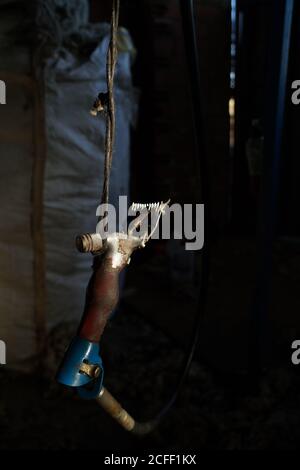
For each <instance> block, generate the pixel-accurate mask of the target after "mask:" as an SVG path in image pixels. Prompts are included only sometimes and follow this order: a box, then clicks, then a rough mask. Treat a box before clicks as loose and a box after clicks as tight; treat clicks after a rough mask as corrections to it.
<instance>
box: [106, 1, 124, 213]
mask: <svg viewBox="0 0 300 470" xmlns="http://www.w3.org/2000/svg"><path fill="white" fill-rule="evenodd" d="M119 11H120V0H113V5H112V15H111V33H110V42H109V47H108V51H107V67H106V80H107V100H106V106H107V110H106V135H105V162H104V181H103V191H102V204H106V205H107V204H108V200H109V181H110V171H111V165H112V157H113V148H114V141H115V127H116V116H115V100H114V94H113V91H114V76H115V69H116V63H117V55H118V51H117V32H118V24H119Z"/></svg>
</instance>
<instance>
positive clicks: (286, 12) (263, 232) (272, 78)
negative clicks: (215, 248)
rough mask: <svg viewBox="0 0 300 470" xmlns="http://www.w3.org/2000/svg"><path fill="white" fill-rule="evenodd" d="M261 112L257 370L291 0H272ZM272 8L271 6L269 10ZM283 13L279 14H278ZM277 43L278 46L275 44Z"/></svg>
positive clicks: (253, 344)
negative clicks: (262, 115) (272, 23)
mask: <svg viewBox="0 0 300 470" xmlns="http://www.w3.org/2000/svg"><path fill="white" fill-rule="evenodd" d="M274 3H275V5H274V4H273V5H274V7H275V8H276V12H275V18H274V31H273V35H272V39H273V42H272V45H271V49H272V50H271V51H270V63H269V68H268V70H269V77H268V81H267V95H266V113H265V155H264V171H263V178H262V192H261V205H260V210H259V218H258V233H257V235H258V238H257V240H258V245H257V254H258V258H257V277H256V281H255V289H254V296H253V302H252V307H251V329H250V347H249V355H250V368H251V369H255V370H256V371H257V370H259V369H261V368H262V367H263V365H264V363H265V362H266V361H267V358H268V355H269V352H270V335H269V331H270V328H269V320H268V313H267V312H268V306H269V301H270V295H271V280H272V276H271V275H272V254H273V241H274V234H275V230H276V226H277V218H278V199H279V198H278V196H279V187H280V170H281V160H282V141H283V131H284V121H285V104H286V91H287V80H288V65H289V49H290V43H291V32H292V22H293V12H294V0H276V2H274ZM271 8H272V7H271ZM282 12H283V15H282ZM278 42H279V44H278Z"/></svg>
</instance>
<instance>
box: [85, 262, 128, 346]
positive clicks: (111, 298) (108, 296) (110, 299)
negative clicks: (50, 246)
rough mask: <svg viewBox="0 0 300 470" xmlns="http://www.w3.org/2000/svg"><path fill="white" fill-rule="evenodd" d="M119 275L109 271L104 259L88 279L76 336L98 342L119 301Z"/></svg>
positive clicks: (115, 271) (116, 272)
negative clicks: (83, 306)
mask: <svg viewBox="0 0 300 470" xmlns="http://www.w3.org/2000/svg"><path fill="white" fill-rule="evenodd" d="M119 273H120V271H118V270H110V269H109V268H108V266H107V263H106V260H105V259H104V260H103V262H102V263H101V265H100V266H99V267H97V268H95V270H94V273H93V275H92V277H91V279H90V282H89V285H88V288H87V294H86V302H85V308H84V312H83V316H82V320H81V323H80V326H79V330H78V335H79V336H80V337H81V338H84V339H87V340H88V341H91V342H93V343H96V342H99V341H100V338H101V336H102V334H103V331H104V329H105V326H106V324H107V321H108V319H109V317H110V315H111V313H112V312H113V310H114V309H115V307H116V306H117V303H118V300H119Z"/></svg>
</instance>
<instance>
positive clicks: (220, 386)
mask: <svg viewBox="0 0 300 470" xmlns="http://www.w3.org/2000/svg"><path fill="white" fill-rule="evenodd" d="M232 249H234V250H237V253H236V256H235V258H234V257H232V256H231V266H230V269H229V267H228V266H227V264H226V262H225V261H226V259H224V257H223V262H221V261H220V256H219V255H218V259H216V260H214V261H213V262H214V266H215V267H214V271H213V277H212V280H211V287H210V289H213V291H215V292H217V293H218V296H217V297H216V296H213V298H212V300H211V305H210V309H209V312H211V315H212V316H211V317H210V318H211V321H212V322H213V323H215V322H217V323H218V322H220V323H221V324H222V322H223V324H224V323H228V321H229V320H230V321H229V323H231V325H234V324H235V325H238V324H239V322H237V320H236V317H235V314H234V315H232V318H231V317H230V315H229V314H228V312H229V311H230V312H232V311H234V312H236V311H238V308H236V309H235V310H233V309H232V308H231V306H232V305H233V295H232V294H230V293H228V292H229V291H228V289H229V286H230V285H232V283H233V282H234V286H235V290H236V291H238V292H239V294H237V295H236V296H235V297H234V299H235V303H237V304H238V303H239V302H240V300H241V299H242V300H243V301H245V290H244V281H245V279H243V280H242V282H240V283H238V281H237V279H238V276H237V277H236V278H235V279H233V278H232V277H231V278H228V276H226V275H225V274H226V270H228V273H229V272H231V273H232V272H237V273H238V267H239V264H242V263H243V262H244V261H245V259H246V258H247V256H248V259H249V257H251V253H252V251H251V249H250V251H249V248H247V249H246V248H245V247H244V248H242V247H239V248H238V247H236V246H234V248H232ZM276 250H277V251H276V253H275V255H276V256H275V270H274V272H275V278H274V283H275V286H280V292H281V295H280V294H278V292H277V297H276V303H277V307H276V308H274V309H273V310H272V312H274V331H275V332H276V331H277V333H276V335H275V339H276V341H275V346H276V347H275V353H276V355H275V356H274V360H273V363H272V364H271V365H270V366H269V368H268V370H267V371H266V372H263V373H261V375H260V376H259V377H257V376H252V375H247V374H246V373H245V371H244V370H243V367H233V368H232V370H229V369H230V367H223V366H224V364H225V365H226V364H227V365H228V363H229V359H230V357H234V356H235V354H238V350H236V344H237V343H235V342H234V341H232V345H231V346H230V344H229V343H230V341H231V339H230V338H233V337H234V335H235V328H233V327H232V328H230V327H229V326H228V325H227V327H226V328H224V330H223V336H222V334H221V331H222V328H221V327H220V324H219V325H218V324H217V323H215V325H217V326H216V331H217V333H216V336H215V337H214V336H211V337H210V340H211V341H212V342H213V344H214V348H213V347H212V345H211V343H209V338H207V340H206V341H207V343H205V341H204V336H203V334H202V337H201V338H202V339H201V340H200V347H199V348H198V350H197V353H196V359H195V360H194V362H193V364H192V367H191V369H190V373H189V376H188V378H187V381H186V384H185V387H184V388H183V390H182V392H181V394H180V396H179V398H178V400H177V402H176V404H175V406H174V407H173V408H172V410H171V411H170V412H169V414H168V415H167V416H166V418H165V419H164V420H163V421H162V422H161V425H160V426H159V427H158V428H157V429H156V430H155V431H154V432H153V433H152V434H151V435H149V436H147V437H145V438H142V439H140V438H137V437H134V436H132V435H130V434H128V433H126V432H124V431H123V430H122V429H120V428H119V427H118V425H117V424H115V423H114V422H113V421H112V420H111V418H110V417H108V416H106V414H105V413H104V412H103V411H102V410H101V409H100V408H99V406H98V405H97V404H96V403H95V402H88V401H83V400H81V399H78V398H77V397H76V395H75V394H74V393H73V391H72V390H65V389H64V388H63V387H60V386H59V385H57V384H56V383H55V380H54V375H55V371H56V369H57V365H58V364H59V361H60V358H61V357H62V355H63V351H64V349H65V346H66V344H67V343H68V340H69V338H71V337H72V335H73V333H74V329H75V325H73V324H62V325H60V326H59V327H57V328H56V329H55V330H54V331H53V332H52V334H51V336H50V339H49V346H50V351H51V354H49V356H48V358H47V363H46V365H45V372H46V373H45V377H44V378H41V377H39V378H38V377H37V376H30V375H23V374H21V373H17V372H12V371H9V370H7V369H3V368H2V369H1V370H0V383H1V387H0V436H1V439H0V448H1V449H52V450H56V449H69V450H73V449H85V450H88V449H93V450H104V451H107V452H112V451H114V452H117V451H118V450H120V451H121V450H125V449H126V450H128V451H130V452H131V453H132V454H133V453H134V452H141V451H149V450H163V451H164V452H165V453H170V452H171V451H172V452H173V451H177V452H178V451H183V450H184V449H189V450H191V449H192V450H194V451H202V450H206V449H207V450H216V449H276V450H278V449H285V450H289V449H297V448H298V446H299V444H300V428H299V421H300V411H299V410H300V394H299V387H300V369H298V368H297V367H296V366H292V365H291V362H290V353H291V351H290V344H291V343H290V339H292V338H293V339H297V337H295V335H296V336H297V333H298V330H297V327H296V326H295V327H294V328H292V327H293V325H296V322H295V323H294V318H295V316H296V315H297V312H296V311H295V308H294V307H295V306H296V305H297V302H298V292H297V289H298V285H299V283H298V281H299V272H298V268H297V266H298V265H299V264H298V261H299V260H296V255H295V250H294V249H290V248H289V247H286V245H284V248H282V247H280V246H279V247H277V249H276ZM220 251H221V248H220ZM244 251H245V252H247V253H246V254H247V256H246V254H245V253H244ZM224 256H225V255H224ZM226 257H230V252H229V251H228V250H227V252H226V256H225V258H226ZM296 261H297V262H296ZM148 264H149V263H148ZM216 266H217V267H216ZM218 266H219V268H218ZM142 271H143V272H144V279H146V280H147V282H148V281H149V276H150V277H151V276H154V274H153V272H154V271H153V269H152V271H151V269H150V271H149V270H148V274H147V270H143V269H142V265H141V266H140V267H139V268H137V272H139V273H141V272H142ZM222 271H223V279H224V282H223V288H221V287H220V286H221V277H222V276H221V273H222ZM149 272H151V274H150V275H149ZM224 273H225V274H224ZM228 275H229V274H228ZM231 276H232V274H231ZM140 279H142V276H141V277H140ZM131 281H132V280H131ZM131 281H130V282H129V285H131V287H130V286H129V287H130V289H131V290H130V289H129V288H128V289H127V294H126V290H125V294H126V295H125V301H124V304H123V305H121V307H120V311H119V313H118V315H116V316H115V318H114V320H113V322H111V324H110V325H109V327H108V328H107V331H106V334H105V338H104V341H103V346H102V352H103V359H104V363H105V370H106V373H105V385H106V387H107V388H108V389H109V390H110V391H111V392H112V393H113V394H114V395H116V397H117V398H118V399H119V400H120V401H121V402H122V404H123V405H124V406H125V407H126V408H127V409H128V410H129V411H130V412H131V413H132V414H133V415H134V416H136V417H137V418H138V419H139V420H144V419H148V418H150V417H153V416H154V415H155V414H156V413H157V412H158V411H159V409H160V408H161V407H162V405H163V404H165V403H166V402H167V400H168V398H169V397H170V395H171V391H172V390H173V388H174V385H175V383H176V381H177V378H178V372H179V370H180V366H181V362H182V360H183V358H184V344H183V342H182V341H181V339H182V334H180V333H182V332H180V327H179V326H178V325H180V323H179V322H178V321H174V322H170V319H171V318H172V314H173V312H172V310H165V311H164V314H165V315H166V316H167V317H168V318H169V323H171V324H172V328H171V330H170V328H169V329H168V325H169V323H167V322H166V321H165V320H166V319H165V318H162V320H161V321H159V316H158V314H156V315H154V316H153V318H151V311H153V310H152V309H151V308H150V307H151V305H152V307H153V304H151V303H150V304H149V305H150V307H149V305H148V302H151V301H150V300H149V298H150V297H151V296H150V295H149V297H148V300H147V302H146V304H147V307H145V308H144V309H143V313H141V312H139V311H137V309H136V308H133V306H134V305H138V303H136V301H134V300H133V297H134V292H135V291H134V289H133V290H132V286H133V284H132V282H131ZM140 282H142V281H140ZM249 282H250V281H249ZM136 285H137V284H135V289H136ZM149 285H150V284H149V282H148V287H149ZM161 287H163V288H164V289H165V288H166V286H165V285H164V284H162V285H161ZM150 291H151V289H150ZM225 293H227V297H226V296H225ZM287 294H288V295H287ZM135 295H136V294H135ZM168 295H170V292H169V293H168ZM222 295H224V298H223V300H222ZM132 296H133V297H132ZM152 297H153V298H155V295H154V294H153V293H152ZM180 297H181V299H182V301H183V302H184V301H185V300H184V299H185V296H184V293H181V294H180ZM280 299H281V303H280ZM186 301H187V300H186ZM190 301H191V302H193V299H192V300H190ZM173 303H174V302H173ZM175 303H176V302H175ZM144 305H145V304H144ZM166 305H167V304H166ZM220 305H223V306H224V308H223V309H220ZM213 306H214V307H213ZM284 306H285V307H286V313H285V316H283V320H282V322H281V326H282V328H281V330H280V321H279V319H280V312H282V311H283V307H284ZM217 307H218V308H217ZM166 308H167V307H166ZM178 310H179V311H181V309H178ZM298 311H299V310H298ZM184 314H185V316H186V323H187V322H188V321H190V320H191V318H190V317H189V311H188V309H186V310H185V311H184ZM178 315H180V312H179V313H178ZM224 315H225V317H226V316H227V317H226V318H227V320H228V319H229V320H228V321H227V322H224ZM162 317H163V315H162ZM176 318H177V319H178V317H176ZM207 321H208V320H207ZM174 325H177V327H174ZM205 328H206V331H210V330H211V329H213V325H210V324H209V322H208V323H207V322H206V324H205ZM291 328H292V329H291ZM230 331H231V336H230V338H229V341H228V335H229V333H230ZM279 331H281V335H280V334H279V333H278V332H279ZM298 336H299V335H298ZM299 337H300V336H299ZM214 338H216V339H217V343H216V342H214ZM219 342H221V343H220V344H219ZM205 344H209V345H210V350H213V349H215V350H216V351H215V353H214V355H212V356H209V354H208V353H207V355H206V359H205V360H204V359H203V357H204V355H203V350H205V348H204V345H205ZM225 347H227V349H228V350H226V351H225ZM222 350H224V357H225V360H223V361H222V360H221V362H219V367H216V365H217V360H216V358H217V357H220V356H221V355H222ZM242 354H243V353H242ZM208 357H209V358H210V357H211V363H209V360H207V358H208ZM221 359H222V357H221ZM240 362H241V363H242V362H243V361H240ZM237 363H239V361H236V364H237ZM204 364H205V365H204ZM236 364H235V365H236ZM229 365H230V364H229ZM299 367H300V366H299Z"/></svg>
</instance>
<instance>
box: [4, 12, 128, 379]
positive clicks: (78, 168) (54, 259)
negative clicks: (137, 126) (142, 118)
mask: <svg viewBox="0 0 300 470" xmlns="http://www.w3.org/2000/svg"><path fill="white" fill-rule="evenodd" d="M10 14H11V13H10ZM17 16H18V14H17V13H16V18H17ZM1 19H2V21H5V19H3V17H2V18H1ZM0 26H1V25H0ZM80 34H82V38H81V40H82V44H83V45H84V40H85V38H88V37H91V35H92V36H93V37H94V38H97V42H98V45H97V47H96V48H95V49H94V50H93V52H92V53H91V54H90V55H89V56H88V57H86V56H85V57H82V51H80V52H81V53H80V54H78V53H77V52H76V51H70V50H69V49H68V48H66V47H62V46H60V47H57V48H56V49H55V50H53V53H52V54H51V56H50V57H48V58H47V61H46V66H45V69H44V74H43V75H44V84H43V98H44V110H43V111H44V118H45V135H44V136H40V135H39V136H38V139H36V137H37V136H36V135H35V132H36V129H37V127H36V112H37V106H36V104H37V100H36V89H35V87H34V86H32V85H34V81H32V76H31V71H30V70H31V68H30V56H29V49H26V48H24V47H20V46H15V47H14V49H13V50H11V51H10V53H9V50H8V48H7V47H2V48H1V49H0V79H1V75H5V77H6V82H7V83H6V85H7V90H8V92H7V104H6V105H2V106H1V107H0V120H1V121H0V122H1V129H0V152H1V167H0V178H1V185H0V198H1V199H0V250H1V256H0V339H2V340H4V341H6V344H7V363H8V367H14V368H18V369H23V370H27V369H30V368H32V366H33V364H35V361H33V360H32V358H33V357H34V356H35V355H36V354H37V352H38V350H37V344H38V341H37V338H36V333H37V331H38V329H40V332H41V334H42V335H43V334H45V335H48V333H49V332H50V331H51V329H53V328H54V327H56V326H57V325H59V324H60V323H61V322H62V323H64V322H66V321H74V322H77V321H79V319H80V316H81V314H82V308H83V302H84V294H85V287H86V283H87V280H88V277H89V275H90V267H91V262H92V260H91V257H90V256H89V255H82V254H79V253H77V251H76V249H75V245H74V240H75V236H76V235H77V234H79V233H83V232H87V231H94V230H95V227H96V222H97V218H96V208H97V206H98V204H99V202H100V195H101V191H102V182H103V162H104V136H105V117H104V116H100V117H99V116H98V117H96V118H95V117H92V116H91V115H90V113H89V110H90V108H91V106H92V104H93V102H94V100H95V98H96V97H97V95H98V93H99V92H101V91H106V83H105V68H106V51H107V46H108V40H109V25H106V24H104V25H86V28H84V27H82V28H81V33H80ZM119 42H120V45H121V46H122V47H121V50H120V52H119V58H118V66H117V71H116V83H115V99H116V107H117V116H116V126H117V129H116V146H115V153H114V159H113V167H112V175H111V202H112V203H117V198H118V196H119V195H121V194H128V190H129V144H130V125H131V123H132V121H133V118H134V113H135V110H136V95H135V92H134V89H133V87H132V83H131V72H130V62H131V50H130V48H131V46H130V40H129V36H128V33H127V32H126V31H125V30H122V31H121V37H120V38H119ZM9 47H11V46H9ZM24 51H25V52H24ZM41 138H43V139H44V140H45V142H44V144H45V154H44V155H43V158H45V161H44V177H43V181H42V183H43V201H42V203H43V204H42V216H43V232H44V234H43V235H44V242H43V243H42V247H43V250H44V251H43V253H37V251H36V243H35V242H34V241H33V233H32V230H31V220H32V218H33V217H34V215H35V214H34V211H35V210H36V207H35V205H34V204H33V201H34V198H32V189H35V188H36V184H37V182H36V181H34V179H36V175H35V176H34V173H33V171H34V168H35V165H34V162H35V158H36V140H41ZM39 157H41V155H40V156H39ZM35 238H36V236H35ZM39 256H42V257H43V256H44V257H45V271H44V272H41V273H40V275H41V276H44V278H45V281H46V284H45V292H44V294H45V295H40V294H41V292H40V291H39V284H40V285H42V283H40V282H39V279H37V272H36V259H37V257H39ZM38 264H39V265H40V266H41V265H42V264H43V263H38ZM37 296H38V297H39V298H40V299H41V298H44V299H45V305H43V306H42V308H41V305H40V306H39V317H38V321H39V323H40V324H39V325H37V324H36V321H37V316H36V312H35V308H36V297H37ZM37 327H38V328H37Z"/></svg>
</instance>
